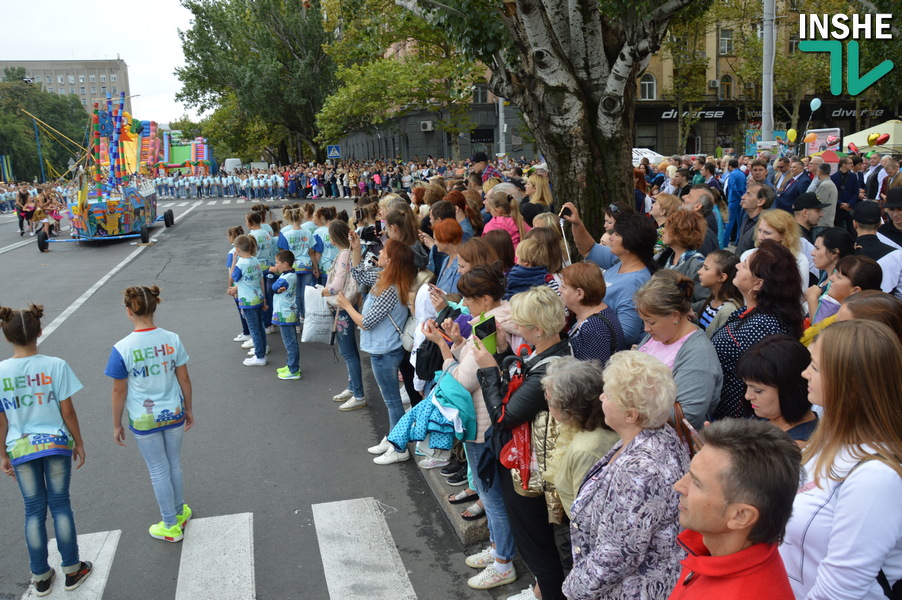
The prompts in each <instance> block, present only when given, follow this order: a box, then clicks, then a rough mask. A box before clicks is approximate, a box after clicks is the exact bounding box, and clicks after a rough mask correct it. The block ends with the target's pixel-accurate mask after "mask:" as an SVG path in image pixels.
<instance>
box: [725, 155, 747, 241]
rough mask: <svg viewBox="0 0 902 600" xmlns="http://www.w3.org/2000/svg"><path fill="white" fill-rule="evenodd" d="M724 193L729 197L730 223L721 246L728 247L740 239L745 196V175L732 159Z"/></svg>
mask: <svg viewBox="0 0 902 600" xmlns="http://www.w3.org/2000/svg"><path fill="white" fill-rule="evenodd" d="M723 187H724V193H725V194H726V197H727V206H728V207H729V208H730V221H729V223H727V224H726V227H724V235H723V238H724V239H722V240H721V244H720V245H721V246H723V247H726V246H727V245H728V243H729V242H731V241H732V240H735V239H737V238H738V237H739V225H740V222H741V221H742V206H741V205H742V195H743V194H745V187H746V181H745V174H743V172H742V171H740V170H739V161H738V160H737V159H735V158H731V159H730V161H729V162H728V163H727V176H726V177H725V178H724V186H723Z"/></svg>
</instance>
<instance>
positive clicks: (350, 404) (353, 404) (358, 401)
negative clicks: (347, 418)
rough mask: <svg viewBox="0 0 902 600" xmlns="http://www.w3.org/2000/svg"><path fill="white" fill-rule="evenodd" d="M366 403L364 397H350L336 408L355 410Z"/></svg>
mask: <svg viewBox="0 0 902 600" xmlns="http://www.w3.org/2000/svg"><path fill="white" fill-rule="evenodd" d="M367 405H368V402H367V401H366V398H351V399H350V400H348V401H347V402H345V403H344V404H342V405H341V406H339V407H338V410H341V411H344V412H347V411H349V410H357V409H359V408H366V407H367Z"/></svg>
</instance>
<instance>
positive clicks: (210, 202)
mask: <svg viewBox="0 0 902 600" xmlns="http://www.w3.org/2000/svg"><path fill="white" fill-rule="evenodd" d="M214 204H216V200H210V201H209V202H207V206H213V205H214Z"/></svg>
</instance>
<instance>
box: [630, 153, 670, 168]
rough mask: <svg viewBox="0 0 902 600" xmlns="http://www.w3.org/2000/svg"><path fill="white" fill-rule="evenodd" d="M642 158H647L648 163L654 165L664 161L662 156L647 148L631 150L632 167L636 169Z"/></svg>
mask: <svg viewBox="0 0 902 600" xmlns="http://www.w3.org/2000/svg"><path fill="white" fill-rule="evenodd" d="M643 158H647V159H648V162H650V163H651V164H653V165H654V164H657V163H659V162H661V161H662V160H664V155H663V154H658V153H657V152H655V151H654V150H651V149H649V148H633V166H634V167H638V166H639V161H641V160H642V159H643Z"/></svg>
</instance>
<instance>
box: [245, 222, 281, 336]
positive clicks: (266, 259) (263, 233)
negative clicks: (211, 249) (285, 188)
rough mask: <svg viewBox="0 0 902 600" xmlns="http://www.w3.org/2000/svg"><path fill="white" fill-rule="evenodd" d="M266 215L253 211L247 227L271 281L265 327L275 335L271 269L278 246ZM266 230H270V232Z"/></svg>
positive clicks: (264, 273) (265, 272)
mask: <svg viewBox="0 0 902 600" xmlns="http://www.w3.org/2000/svg"><path fill="white" fill-rule="evenodd" d="M265 214H266V213H265V211H264V210H252V211H251V212H249V213H247V217H246V219H247V220H246V222H245V224H246V226H247V234H248V235H249V236H251V237H253V238H254V241H255V242H257V254H256V258H257V260H259V261H260V266H261V267H262V268H263V276H264V278H265V279H268V280H269V281H268V282H267V285H266V291H265V292H264V293H265V297H266V305H267V308H264V309H263V326H264V327H265V328H266V333H273V332H274V331H275V329H274V328H273V324H272V304H273V302H272V296H273V294H272V290H271V289H270V286H271V285H272V283H273V282H274V281H275V277H271V276H270V273H269V268H270V267H271V266H273V264H275V259H276V244H275V240H273V238H272V233H271V232H272V227H270V226H269V224H268V223H266V221H265V219H264V217H265ZM266 228H269V231H267V230H266Z"/></svg>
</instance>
